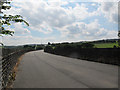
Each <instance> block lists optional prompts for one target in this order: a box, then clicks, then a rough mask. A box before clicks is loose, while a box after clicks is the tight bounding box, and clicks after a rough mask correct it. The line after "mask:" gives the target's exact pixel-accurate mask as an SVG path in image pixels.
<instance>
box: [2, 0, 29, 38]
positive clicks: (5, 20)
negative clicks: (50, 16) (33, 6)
mask: <svg viewBox="0 0 120 90" xmlns="http://www.w3.org/2000/svg"><path fill="white" fill-rule="evenodd" d="M10 3H11V2H10V1H8V0H2V1H0V13H1V15H0V36H2V35H11V36H12V35H13V34H14V31H11V30H6V29H5V27H4V26H3V25H8V26H10V25H11V22H15V23H16V22H20V23H22V22H23V23H25V24H26V25H27V26H29V24H28V23H27V22H26V21H25V20H23V17H22V16H21V15H14V16H13V15H6V14H3V12H2V11H1V10H7V9H10V8H11V6H10ZM4 4H6V5H4Z"/></svg>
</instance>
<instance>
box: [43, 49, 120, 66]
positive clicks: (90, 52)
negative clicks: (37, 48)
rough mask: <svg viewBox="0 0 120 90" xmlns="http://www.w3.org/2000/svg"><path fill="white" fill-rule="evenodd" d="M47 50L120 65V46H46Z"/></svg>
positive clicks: (57, 53)
mask: <svg viewBox="0 0 120 90" xmlns="http://www.w3.org/2000/svg"><path fill="white" fill-rule="evenodd" d="M44 51H45V52H48V53H52V54H56V55H62V56H67V57H72V58H78V59H82V60H88V61H94V62H100V63H106V64H112V65H119V62H120V61H119V58H120V55H119V54H120V48H80V49H77V50H76V49H74V48H73V49H71V48H68V49H64V48H58V49H56V48H55V49H52V48H46V49H44Z"/></svg>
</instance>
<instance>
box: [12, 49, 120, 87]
mask: <svg viewBox="0 0 120 90" xmlns="http://www.w3.org/2000/svg"><path fill="white" fill-rule="evenodd" d="M117 87H118V67H117V66H114V65H107V64H101V63H96V62H89V61H85V60H79V59H73V58H68V57H63V56H57V55H53V54H48V53H45V52H43V51H32V52H29V53H26V54H25V55H24V56H23V58H22V60H21V63H20V65H19V67H18V73H17V76H16V80H15V81H14V83H13V88H117Z"/></svg>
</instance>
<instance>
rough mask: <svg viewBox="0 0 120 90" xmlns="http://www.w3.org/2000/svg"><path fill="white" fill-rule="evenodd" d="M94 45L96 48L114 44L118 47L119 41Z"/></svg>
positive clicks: (108, 46) (111, 46)
mask: <svg viewBox="0 0 120 90" xmlns="http://www.w3.org/2000/svg"><path fill="white" fill-rule="evenodd" d="M94 45H95V47H96V48H113V47H114V45H115V46H117V47H118V43H99V44H94Z"/></svg>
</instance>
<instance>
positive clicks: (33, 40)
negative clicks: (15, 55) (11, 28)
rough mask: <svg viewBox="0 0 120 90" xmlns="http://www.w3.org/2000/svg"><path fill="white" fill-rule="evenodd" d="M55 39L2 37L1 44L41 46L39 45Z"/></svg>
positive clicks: (28, 36)
mask: <svg viewBox="0 0 120 90" xmlns="http://www.w3.org/2000/svg"><path fill="white" fill-rule="evenodd" d="M54 41H55V37H49V38H40V37H33V36H31V35H26V36H16V35H14V36H5V37H2V42H3V43H4V45H16V46H17V45H25V44H35V43H37V44H41V43H44V44H45V43H46V44H47V43H48V42H54Z"/></svg>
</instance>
